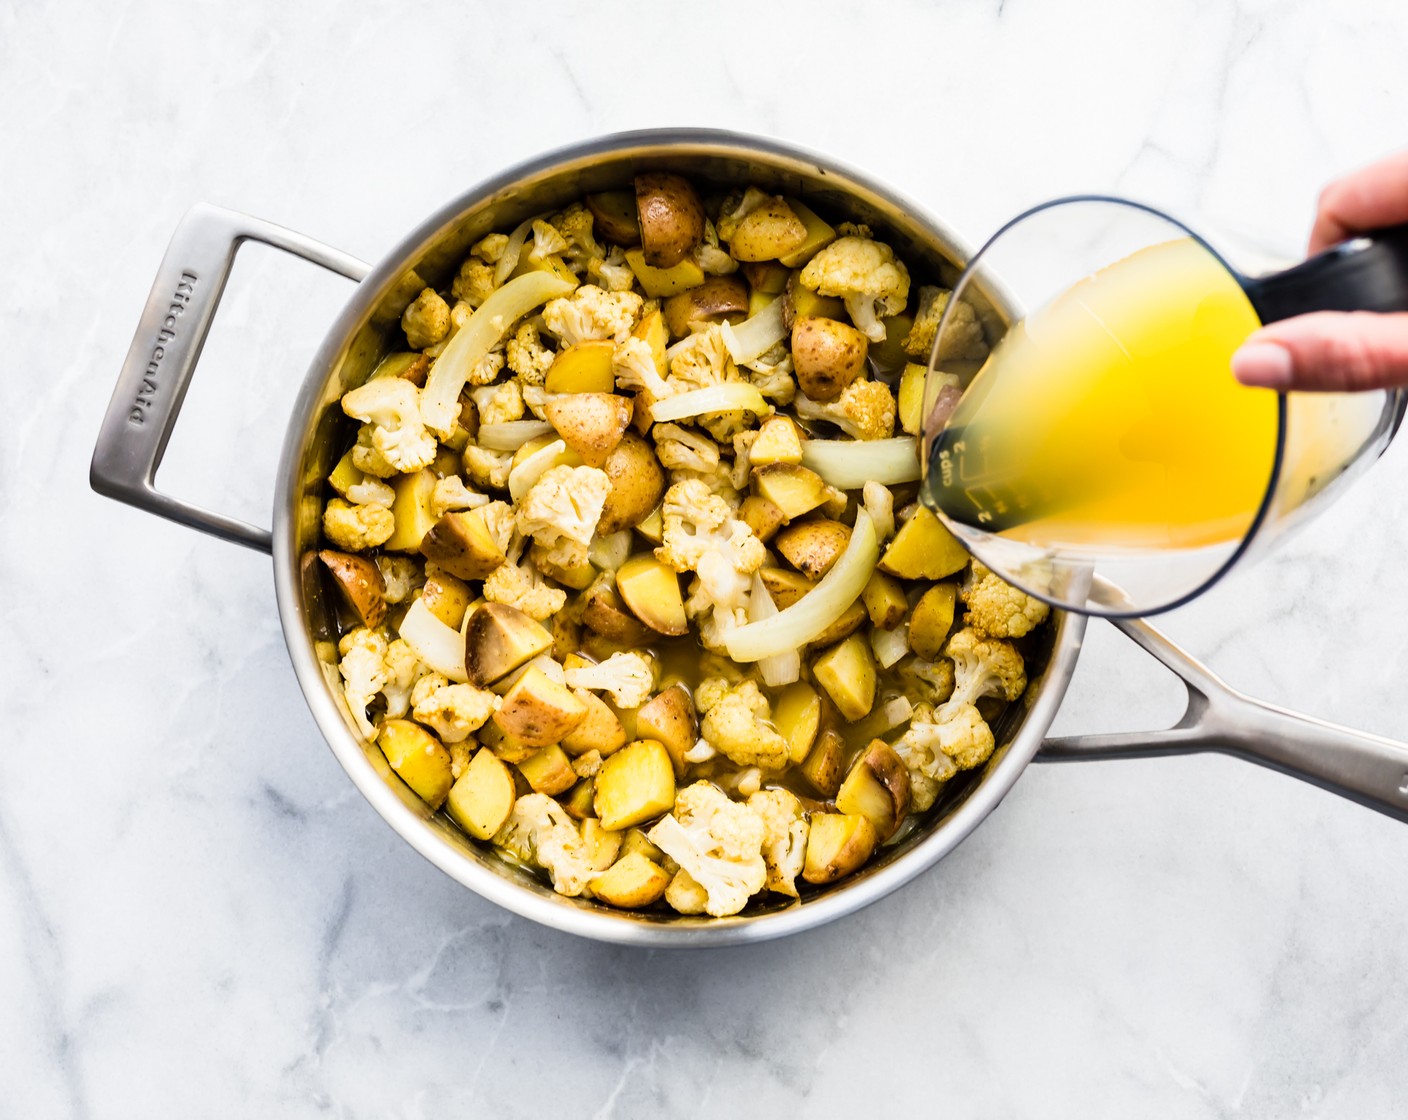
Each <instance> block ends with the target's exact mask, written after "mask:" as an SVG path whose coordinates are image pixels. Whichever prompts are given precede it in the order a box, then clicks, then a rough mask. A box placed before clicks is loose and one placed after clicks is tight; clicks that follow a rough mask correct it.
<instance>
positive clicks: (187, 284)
mask: <svg viewBox="0 0 1408 1120" xmlns="http://www.w3.org/2000/svg"><path fill="white" fill-rule="evenodd" d="M197 279H198V277H197V276H196V274H195V273H194V272H183V273H181V282H180V283H179V284H177V285H176V291H175V292H173V293H172V296H171V305H170V306H169V307H168V308H167V309H166V318H165V319H163V320H162V321H161V330H159V331H157V335H156V345H154V346H153V347H152V358H151V361H149V362H148V363H147V368H146V371H145V372H144V373H143V374H142V384H141V387H140V388H139V389H138V390H137V399H136V400H134V401H133V402H132V407H131V408H130V409H128V410H127V422H128V423H129V424H145V423H146V422H147V409H149V408H151V406H152V402H153V401H155V400H156V393H157V389H158V388H160V386H161V361H162V359H163V358H165V357H166V347H167V346H168V345H169V344H170V343H171V341H172V340H173V339H175V337H176V321H177V320H178V319H179V318H180V317H181V316H182V315H184V314H185V313H186V308H187V307H188V306H189V305H190V302H191V293H192V292H194V291H195V287H196V280H197Z"/></svg>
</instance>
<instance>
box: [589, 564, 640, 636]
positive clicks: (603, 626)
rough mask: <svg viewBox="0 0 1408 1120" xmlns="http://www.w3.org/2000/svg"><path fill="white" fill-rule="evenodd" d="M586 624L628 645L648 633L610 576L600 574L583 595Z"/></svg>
mask: <svg viewBox="0 0 1408 1120" xmlns="http://www.w3.org/2000/svg"><path fill="white" fill-rule="evenodd" d="M582 625H584V626H586V627H587V628H588V629H590V630H593V631H595V632H596V633H598V634H600V635H601V636H602V637H603V638H610V639H611V640H612V641H613V642H620V643H621V644H622V645H624V646H633V645H638V644H640V643H641V642H644V641H645V638H646V634H647V633H648V631H647V630H646V628H645V627H644V626H642V625H641V624H640V623H639V622H638V621H637V620H636V618H635V616H634V615H632V614H630V613H629V612H628V611H627V610H626V606H625V604H624V603H622V602H621V597H620V596H619V595H617V594H616V589H615V588H614V587H613V586H612V580H611V577H610V576H598V577H597V578H596V579H595V580H594V581H593V583H592V585H591V586H590V587H588V588H587V590H586V594H584V595H583V596H582Z"/></svg>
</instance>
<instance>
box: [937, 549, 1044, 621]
mask: <svg viewBox="0 0 1408 1120" xmlns="http://www.w3.org/2000/svg"><path fill="white" fill-rule="evenodd" d="M958 594H959V596H960V597H961V598H962V599H963V603H964V605H965V606H966V607H967V608H968V617H967V619H966V622H967V624H968V625H969V626H971V627H972V628H973V629H974V630H976V631H977V632H978V633H979V634H982V635H985V636H986V637H989V638H1020V637H1022V636H1023V635H1025V634H1030V633H1031V632H1032V630H1034V629H1035V628H1036V627H1038V626H1040V625H1041V624H1042V623H1043V622H1045V621H1046V619H1047V616H1048V615H1050V614H1051V608H1050V607H1049V606H1047V605H1046V604H1045V603H1043V602H1042V601H1041V600H1040V599H1036V598H1033V597H1032V596H1031V595H1028V594H1027V593H1026V592H1025V591H1018V590H1017V589H1016V588H1015V587H1013V586H1012V585H1011V584H1008V583H1003V582H1002V580H1000V579H998V578H997V576H995V575H994V574H993V573H992V572H991V571H989V570H988V569H987V568H986V567H984V566H983V565H982V564H978V563H974V565H973V573H972V575H970V576H969V577H968V579H967V580H966V581H965V582H964V584H963V586H962V587H960V588H959V591H958Z"/></svg>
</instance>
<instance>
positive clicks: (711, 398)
mask: <svg viewBox="0 0 1408 1120" xmlns="http://www.w3.org/2000/svg"><path fill="white" fill-rule="evenodd" d="M734 411H741V412H755V413H757V414H758V415H759V416H771V415H772V405H770V404H768V402H767V401H765V400H763V394H762V393H760V392H758V390H757V389H755V388H753V386H751V385H749V384H748V382H746V381H725V382H723V383H721V384H719V385H710V386H709V387H708V388H706V389H691V390H689V392H687V393H676V394H675V395H674V396H672V397H666V398H665V399H664V400H658V401H656V402H655V403H654V404H652V405H651V406H650V418H651V419H652V420H656V421H666V420H683V419H685V418H686V417H688V416H702V415H704V414H705V413H708V412H734Z"/></svg>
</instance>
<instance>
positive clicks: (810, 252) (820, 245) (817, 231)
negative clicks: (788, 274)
mask: <svg viewBox="0 0 1408 1120" xmlns="http://www.w3.org/2000/svg"><path fill="white" fill-rule="evenodd" d="M787 205H788V206H790V207H791V208H792V213H794V214H796V215H797V217H798V218H800V219H801V222H802V225H803V227H804V228H805V229H806V231H807V237H806V240H805V241H803V242H802V243H801V244H800V245H798V246H797V248H795V249H793V250H792V251H791V252H790V253H784V254H783V255H782V256H781V257H779V258H778V259H779V261H780V262H781V263H782V264H784V265H786V266H787V267H788V268H801V267H802V266H803V265H804V264H806V263H807V262H808V261H809V260H811V259H812V258H813V257H814V256H816V255H817V254H818V253H819V252H821V251H822V250H823V249H825V248H826V247H827V246H828V245H830V244H831V243H832V242H833V241H835V240H836V231H835V230H834V229H832V228H831V226H829V225H827V224H826V223H825V222H824V221H822V220H821V219H820V218H819V217H817V215H816V213H815V211H813V210H812V209H811V207H809V206H807V205H805V204H804V203H801V202H799V201H797V199H795V198H789V199H788V200H787Z"/></svg>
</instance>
